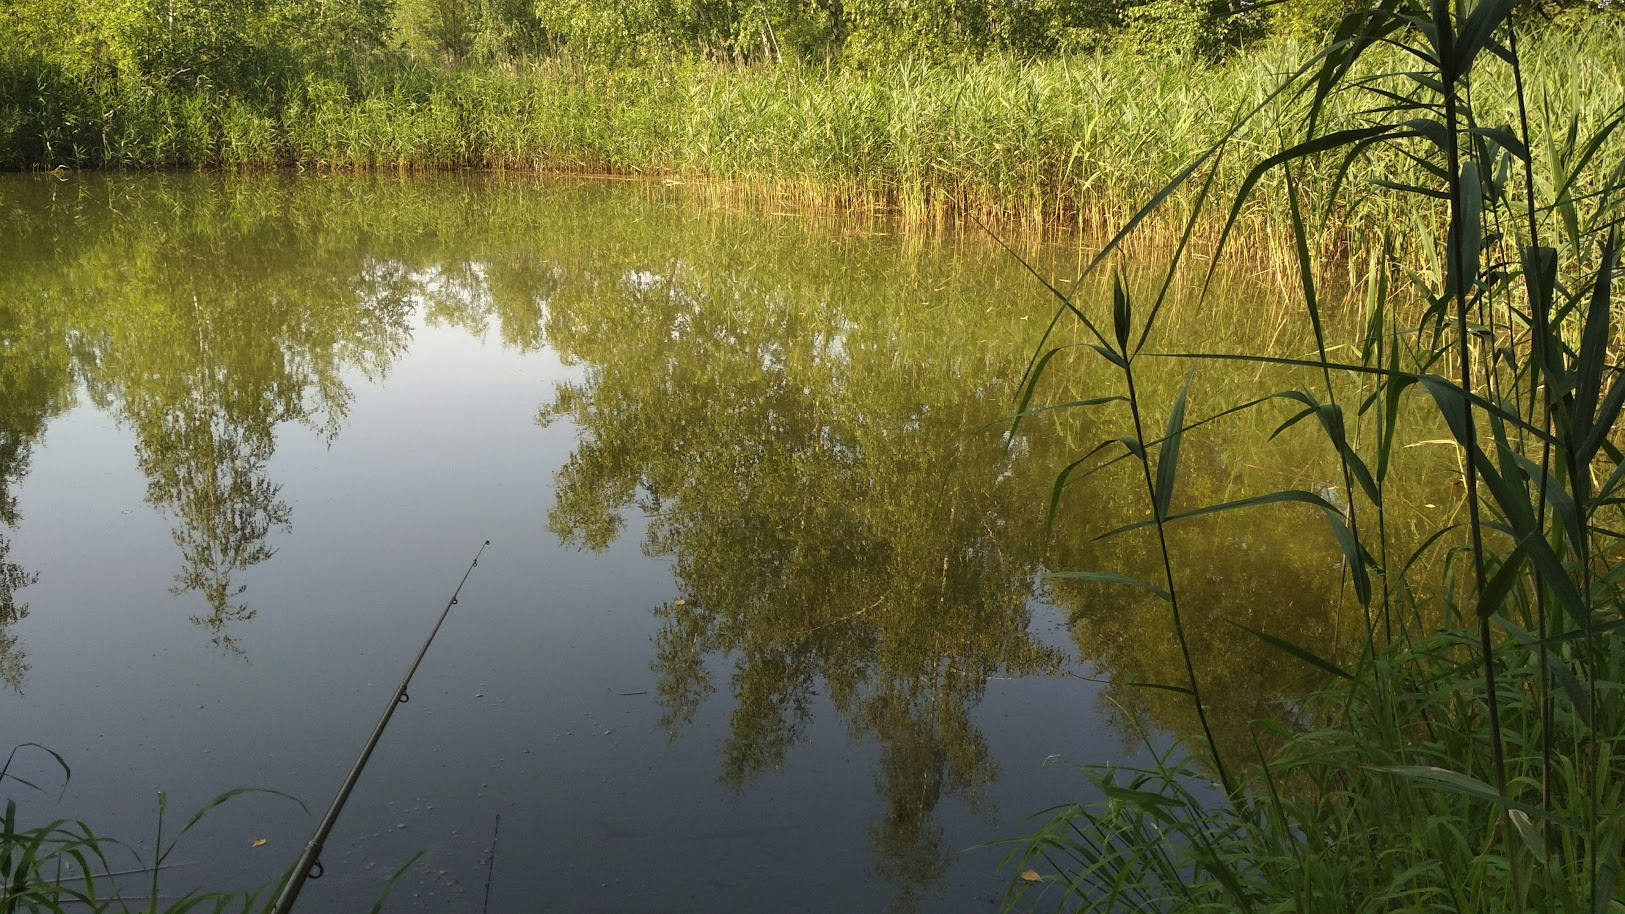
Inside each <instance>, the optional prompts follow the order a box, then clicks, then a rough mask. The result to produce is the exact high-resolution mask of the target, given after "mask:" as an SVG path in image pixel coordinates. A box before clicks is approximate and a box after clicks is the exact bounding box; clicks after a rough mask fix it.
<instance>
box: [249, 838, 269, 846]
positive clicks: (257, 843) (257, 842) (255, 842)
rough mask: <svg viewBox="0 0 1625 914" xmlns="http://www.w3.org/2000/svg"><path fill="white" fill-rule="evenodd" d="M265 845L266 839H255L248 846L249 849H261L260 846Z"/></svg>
mask: <svg viewBox="0 0 1625 914" xmlns="http://www.w3.org/2000/svg"><path fill="white" fill-rule="evenodd" d="M264 844H265V839H264V838H255V839H254V840H253V841H250V842H249V843H248V846H249V847H260V846H262V845H264Z"/></svg>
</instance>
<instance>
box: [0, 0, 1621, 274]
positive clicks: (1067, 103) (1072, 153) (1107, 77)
mask: <svg viewBox="0 0 1625 914" xmlns="http://www.w3.org/2000/svg"><path fill="white" fill-rule="evenodd" d="M1526 45H1527V46H1526V49H1525V55H1524V57H1525V60H1526V66H1525V78H1526V80H1527V82H1528V87H1527V88H1528V93H1529V97H1530V98H1532V99H1537V100H1544V102H1545V104H1544V106H1542V107H1539V108H1538V110H1536V111H1535V112H1534V116H1535V118H1536V119H1537V121H1538V120H1539V119H1540V118H1541V117H1543V116H1546V115H1548V114H1549V115H1550V116H1552V117H1558V116H1562V117H1568V116H1574V117H1576V118H1578V123H1579V124H1580V125H1581V126H1588V125H1593V124H1594V121H1595V118H1596V117H1599V116H1601V113H1602V112H1605V111H1607V110H1610V109H1611V107H1612V106H1613V105H1615V104H1617V103H1618V101H1619V100H1620V99H1621V98H1625V76H1622V70H1625V28H1622V26H1621V25H1620V24H1619V23H1618V22H1617V21H1616V20H1597V21H1594V22H1592V23H1590V24H1587V25H1582V26H1570V27H1556V26H1553V27H1551V28H1548V29H1546V30H1544V31H1542V32H1537V33H1533V34H1531V35H1530V36H1529V37H1528V38H1527V39H1526ZM1307 51H1308V48H1307V47H1306V46H1304V45H1301V44H1298V43H1295V42H1293V41H1290V40H1281V41H1277V42H1274V43H1272V44H1269V45H1266V46H1264V47H1261V48H1258V49H1255V50H1253V51H1250V52H1249V53H1246V54H1244V55H1240V56H1237V57H1235V58H1233V59H1231V60H1229V61H1228V62H1225V63H1223V64H1220V65H1214V66H1206V65H1196V64H1192V63H1190V62H1186V61H1178V60H1166V59H1161V58H1153V57H1146V56H1142V55H1138V54H1134V53H1131V52H1128V51H1118V52H1109V53H1105V52H1103V53H1099V54H1095V55H1091V56H1082V57H1073V58H1064V59H1048V60H1019V61H1018V60H1012V59H1006V58H997V57H994V58H989V59H985V60H980V61H966V62H960V63H934V64H928V63H909V62H903V63H897V64H893V65H888V66H884V67H879V68H875V69H871V70H858V69H854V68H825V67H815V66H810V65H797V64H788V63H787V64H782V65H774V66H753V67H736V66H722V65H717V64H712V63H692V62H691V63H680V62H679V63H672V64H670V65H668V66H665V67H653V66H646V67H644V68H640V69H605V68H602V67H594V66H588V65H584V64H581V63H578V62H574V61H571V60H568V59H544V60H538V61H531V62H527V63H524V64H522V65H517V66H513V67H508V68H496V67H487V68H483V69H473V68H470V69H462V70H457V71H451V72H443V71H438V70H430V69H422V68H417V67H412V66H407V65H404V64H399V63H393V64H391V63H379V64H376V65H374V66H372V67H370V68H367V69H364V70H363V71H361V72H359V73H358V74H356V76H355V78H354V79H353V80H349V81H343V80H339V79H333V78H324V77H307V78H305V79H303V80H302V81H298V82H296V83H294V84H291V85H288V86H286V87H283V88H282V89H280V90H278V91H276V92H270V93H266V94H265V97H264V98H262V99H259V100H251V99H244V98H238V97H230V96H226V95H222V94H214V93H211V92H208V91H205V90H196V89H194V90H190V91H185V92H183V91H179V90H171V89H166V88H162V87H154V86H150V85H126V84H117V83H83V82H75V81H73V80H70V79H68V78H66V77H63V76H61V75H60V74H58V75H56V76H52V77H50V78H47V76H46V75H44V73H43V71H41V72H35V73H26V72H24V71H20V70H15V69H14V71H13V72H12V73H11V77H12V79H11V81H12V87H11V89H12V91H10V92H9V93H5V94H0V98H7V97H9V98H10V99H11V101H10V102H9V103H5V104H0V164H3V165H7V166H10V167H56V166H68V167H98V166H99V167H218V168H228V169H263V168H280V167H301V168H325V169H341V170H380V169H389V170H404V171H418V170H447V169H460V168H483V169H507V170H525V171H539V172H553V173H577V174H605V175H642V176H658V177H661V178H664V179H666V180H668V181H672V182H681V183H684V184H690V185H695V186H698V187H703V188H704V189H705V190H706V192H708V193H722V194H731V195H737V196H745V197H754V198H758V199H762V200H768V201H772V202H774V203H776V204H778V205H787V206H795V207H798V208H842V209H876V208H881V209H886V210H888V211H892V212H894V213H897V214H900V215H901V216H902V217H903V218H905V219H906V220H909V221H912V222H940V221H946V220H953V219H962V218H966V217H971V218H974V219H977V220H980V221H983V222H986V223H989V224H994V225H1000V226H1005V227H1011V226H1022V227H1027V228H1032V227H1057V226H1065V227H1079V228H1082V229H1085V230H1087V231H1090V232H1097V231H1100V230H1102V229H1108V230H1109V229H1115V228H1116V227H1117V226H1120V225H1122V224H1123V222H1124V221H1126V220H1127V219H1128V218H1129V217H1130V215H1131V214H1132V213H1133V212H1134V211H1135V208H1136V207H1137V205H1138V204H1139V202H1140V201H1143V200H1146V199H1149V198H1150V197H1151V196H1152V195H1154V194H1156V193H1157V192H1158V190H1159V189H1160V188H1161V187H1162V185H1163V183H1164V182H1165V181H1167V180H1168V179H1169V178H1170V176H1172V175H1175V174H1176V173H1178V172H1179V170H1180V169H1181V168H1183V167H1185V166H1186V165H1187V164H1189V163H1190V162H1191V161H1192V160H1193V159H1194V158H1195V157H1196V156H1198V155H1200V154H1201V153H1202V152H1203V151H1204V150H1206V149H1208V148H1209V147H1210V146H1212V145H1213V144H1214V143H1215V142H1216V141H1217V140H1218V139H1219V138H1220V137H1222V136H1228V149H1229V155H1228V157H1227V159H1226V160H1225V163H1224V164H1225V167H1223V168H1221V169H1220V170H1219V172H1218V174H1217V175H1216V176H1215V188H1214V189H1215V190H1229V191H1235V190H1237V189H1238V188H1239V184H1240V182H1241V181H1242V179H1243V177H1244V176H1245V173H1246V168H1245V165H1244V163H1246V162H1248V161H1250V160H1251V154H1252V153H1262V151H1264V150H1267V149H1272V148H1275V147H1276V145H1277V141H1278V139H1279V136H1280V134H1281V132H1282V131H1283V130H1287V129H1289V125H1290V124H1291V123H1292V122H1293V120H1294V118H1295V117H1297V114H1298V111H1297V105H1298V98H1297V97H1296V96H1293V95H1285V96H1282V95H1277V94H1275V93H1277V92H1278V91H1279V90H1280V88H1281V87H1282V85H1283V84H1284V82H1285V81H1286V80H1287V78H1288V76H1289V75H1290V74H1291V73H1292V71H1293V70H1294V68H1295V66H1296V65H1297V62H1298V61H1299V60H1301V59H1302V58H1303V57H1304V56H1306V54H1307ZM1393 53H1398V52H1393ZM1376 56H1378V55H1376V54H1374V55H1373V58H1375V57H1376ZM1577 62H1578V63H1577ZM1393 63H1394V61H1393V60H1392V59H1385V60H1380V61H1378V60H1375V59H1373V60H1371V61H1362V63H1361V66H1364V67H1367V70H1368V72H1372V73H1376V72H1379V71H1381V70H1382V69H1384V68H1385V67H1387V68H1391V65H1392V64H1393ZM25 76H27V77H28V78H27V79H24V77H25ZM1392 90H1393V91H1395V92H1398V93H1401V94H1414V92H1415V91H1417V90H1416V87H1415V85H1414V84H1411V85H1406V84H1404V80H1403V79H1397V80H1395V81H1394V85H1393V87H1392ZM1477 92H1478V97H1477V98H1475V102H1476V104H1477V105H1478V106H1479V109H1480V111H1481V113H1482V115H1483V117H1484V119H1485V121H1486V122H1490V121H1491V120H1492V119H1493V120H1497V121H1499V122H1501V123H1512V122H1514V120H1515V113H1516V112H1515V110H1514V106H1513V105H1512V102H1511V99H1512V98H1513V95H1512V87H1511V86H1510V85H1506V84H1502V83H1501V82H1496V81H1493V80H1486V81H1485V85H1484V86H1482V87H1480V88H1478V89H1477ZM1339 101H1340V100H1334V104H1333V105H1331V106H1330V108H1329V109H1328V110H1327V112H1326V118H1327V122H1328V123H1329V124H1331V125H1333V126H1339V125H1341V126H1351V125H1356V124H1359V123H1363V122H1365V120H1366V119H1367V118H1368V115H1367V114H1366V113H1365V112H1364V111H1362V110H1360V109H1359V108H1356V107H1348V106H1343V105H1340V104H1338V103H1337V102H1339ZM1255 109H1260V110H1256V111H1255ZM1250 112H1251V113H1252V116H1250V117H1243V115H1246V114H1248V113H1250ZM1545 126H1546V125H1544V124H1540V123H1537V124H1536V130H1537V131H1539V130H1541V129H1542V128H1543V127H1545ZM1336 175H1337V167H1336V163H1335V162H1330V161H1327V162H1305V163H1303V165H1302V168H1301V169H1300V173H1299V175H1298V179H1299V180H1300V181H1302V182H1303V183H1304V185H1305V187H1306V188H1308V189H1310V190H1312V191H1326V190H1329V188H1330V186H1331V184H1332V183H1333V181H1334V179H1335V176H1336ZM1406 176H1409V178H1407V177H1406ZM1419 177H1420V175H1419V174H1418V173H1417V168H1416V165H1415V163H1414V162H1412V161H1410V160H1409V159H1407V158H1406V157H1405V155H1404V154H1403V153H1400V152H1388V153H1387V154H1384V155H1373V156H1368V157H1367V158H1366V159H1364V160H1362V161H1360V162H1359V163H1357V164H1356V167H1355V168H1354V170H1353V171H1352V172H1351V173H1350V174H1348V175H1347V176H1345V180H1347V181H1348V182H1349V183H1350V184H1351V185H1353V186H1356V187H1358V188H1360V190H1361V193H1359V194H1357V195H1345V196H1343V197H1340V198H1339V200H1340V204H1339V205H1340V206H1341V207H1342V209H1341V211H1339V212H1338V213H1336V214H1335V218H1333V219H1331V220H1330V221H1325V222H1324V224H1323V225H1322V226H1321V232H1322V235H1323V237H1322V238H1321V239H1319V240H1320V242H1321V244H1322V246H1323V247H1324V248H1325V249H1327V250H1336V249H1339V248H1340V247H1347V246H1349V245H1350V244H1351V243H1355V240H1356V239H1359V238H1362V237H1367V236H1368V233H1367V232H1366V230H1367V229H1370V228H1372V227H1379V226H1392V225H1394V224H1395V221H1396V220H1405V221H1408V220H1410V219H1412V218H1414V217H1421V218H1422V219H1423V221H1424V222H1425V223H1426V224H1427V225H1428V226H1431V227H1435V228H1436V227H1437V225H1438V224H1439V216H1440V213H1441V212H1442V209H1440V208H1439V207H1437V206H1436V205H1433V204H1432V202H1430V201H1428V200H1425V199H1419V198H1417V197H1415V196H1413V195H1403V194H1394V193H1391V192H1388V191H1386V190H1383V189H1382V188H1379V187H1377V186H1375V185H1374V184H1372V183H1371V182H1372V179H1374V178H1393V179H1395V180H1401V181H1404V180H1410V179H1412V178H1419ZM1281 187H1282V185H1281V182H1280V181H1279V180H1278V179H1277V177H1276V176H1274V175H1271V176H1268V177H1267V178H1266V181H1265V183H1264V186H1263V187H1262V188H1261V189H1260V191H1259V192H1257V193H1256V194H1255V195H1254V196H1253V197H1252V198H1251V199H1250V201H1249V204H1248V207H1247V209H1246V211H1245V212H1244V213H1243V214H1242V219H1243V224H1244V225H1246V226H1247V227H1249V228H1251V229H1256V231H1249V232H1247V233H1246V237H1248V238H1249V239H1251V241H1250V243H1251V244H1253V245H1254V246H1256V247H1258V248H1260V249H1269V248H1270V246H1271V245H1272V244H1275V245H1277V246H1279V244H1280V239H1283V238H1285V237H1287V236H1288V235H1289V234H1290V232H1289V231H1288V228H1289V227H1288V226H1287V219H1286V216H1285V211H1284V208H1283V207H1282V206H1280V205H1279V204H1280V201H1281ZM1189 206H1190V204H1189V202H1188V195H1186V194H1184V193H1180V194H1178V195H1176V197H1175V199H1173V200H1171V201H1169V202H1168V203H1167V204H1166V205H1165V206H1164V207H1162V208H1160V209H1159V210H1158V212H1157V213H1156V214H1155V217H1154V218H1155V219H1156V220H1160V221H1161V222H1163V223H1164V224H1165V225H1167V226H1178V225H1181V224H1183V221H1184V220H1185V219H1186V217H1188V216H1189V215H1190V213H1191V210H1190V208H1189ZM1285 253H1289V251H1288V250H1287V249H1284V248H1283V249H1282V250H1277V251H1274V254H1275V255H1277V256H1276V259H1279V256H1280V255H1283V254H1285Z"/></svg>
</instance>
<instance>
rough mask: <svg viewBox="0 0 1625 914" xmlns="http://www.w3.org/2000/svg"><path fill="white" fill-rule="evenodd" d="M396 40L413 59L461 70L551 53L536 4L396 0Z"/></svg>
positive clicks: (503, 0)
mask: <svg viewBox="0 0 1625 914" xmlns="http://www.w3.org/2000/svg"><path fill="white" fill-rule="evenodd" d="M393 26H394V30H395V38H396V40H397V41H399V42H400V44H401V45H402V46H403V47H404V48H406V49H407V51H408V52H409V53H411V54H412V55H414V56H416V57H418V58H420V59H424V60H429V61H432V62H435V63H441V64H446V65H451V66H456V65H459V64H462V63H464V62H465V61H476V62H482V63H492V62H498V61H511V60H514V59H516V58H521V57H525V56H529V55H535V54H540V53H543V52H545V51H546V50H547V49H548V33H547V29H545V28H544V27H543V25H542V17H541V16H540V15H539V14H538V12H537V9H536V7H535V6H533V5H532V0H396V2H395V4H394V16H393Z"/></svg>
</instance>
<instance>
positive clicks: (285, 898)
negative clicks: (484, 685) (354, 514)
mask: <svg viewBox="0 0 1625 914" xmlns="http://www.w3.org/2000/svg"><path fill="white" fill-rule="evenodd" d="M489 545H491V541H490V540H486V541H485V542H484V543H483V544H482V545H481V546H480V548H479V552H476V553H474V560H473V561H472V562H469V563H468V570H467V571H464V572H463V579H462V580H461V581H458V582H457V589H456V590H454V591H452V592H451V599H450V600H447V601H446V608H445V609H444V610H443V611H441V613H440V621H438V622H436V623H435V624H434V631H431V632H429V637H428V640H426V641H424V642H423V648H422V649H421V650H419V651H418V656H417V659H416V660H413V661H412V668H411V669H409V670H407V671H406V678H405V679H402V680H401V684H400V685H399V686H397V687H396V688H395V694H394V695H393V696H392V697H391V698H390V699H389V704H388V705H386V706H385V707H384V716H382V717H380V718H378V726H376V727H373V728H372V736H371V737H369V738H368V739H367V745H366V748H364V749H362V750H361V757H360V758H358V759H356V760H355V765H353V766H352V767H351V768H350V773H349V774H347V775H345V776H344V784H343V786H341V787H339V792H338V796H335V797H334V798H333V805H331V806H329V807H327V815H325V816H322V824H320V825H318V826H316V833H315V834H313V835H311V836H310V843H308V844H306V845H305V851H304V853H302V854H300V855H299V862H298V863H296V864H294V866H293V871H292V872H291V873H289V874H288V881H287V883H285V884H284V885H283V886H282V894H280V895H278V896H277V899H276V904H275V905H273V906H272V907H271V914H288V912H289V911H290V910H292V909H293V903H294V902H295V901H296V900H298V898H299V890H300V889H302V888H304V887H305V881H306V880H307V879H320V878H322V872H323V867H322V860H321V857H322V845H323V844H324V843H326V841H327V835H328V833H329V832H331V831H332V830H333V825H334V823H336V822H337V821H338V819H339V813H340V812H341V811H343V809H344V803H345V801H346V800H348V799H350V791H351V790H353V789H354V788H355V782H356V781H358V780H360V779H361V769H363V768H365V767H367V759H369V758H371V757H372V750H373V749H374V748H376V747H377V745H378V739H379V738H380V737H382V736H383V735H384V728H385V727H387V726H389V719H390V718H391V717H394V716H395V709H396V708H397V707H399V706H400V705H403V704H406V702H408V701H409V700H411V699H410V696H409V695H407V693H406V687H407V686H409V685H411V684H412V675H413V674H414V673H416V672H417V671H418V664H420V663H422V662H423V655H425V654H427V653H429V645H430V644H433V643H434V636H435V635H438V634H440V626H441V625H442V624H443V623H444V622H445V621H446V617H447V616H449V615H451V608H452V607H453V606H456V605H457V595H458V594H460V593H462V592H463V585H464V584H466V583H468V576H469V575H471V574H473V573H474V569H475V568H477V567H479V564H480V553H483V552H484V551H485V547H486V546H489Z"/></svg>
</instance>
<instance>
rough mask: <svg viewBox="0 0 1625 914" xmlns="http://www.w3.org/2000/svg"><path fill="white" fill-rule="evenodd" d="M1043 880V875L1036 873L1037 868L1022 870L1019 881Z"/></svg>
mask: <svg viewBox="0 0 1625 914" xmlns="http://www.w3.org/2000/svg"><path fill="white" fill-rule="evenodd" d="M1043 880H1044V877H1043V876H1040V875H1038V871H1037V870H1022V871H1021V881H1022V882H1042V881H1043Z"/></svg>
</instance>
